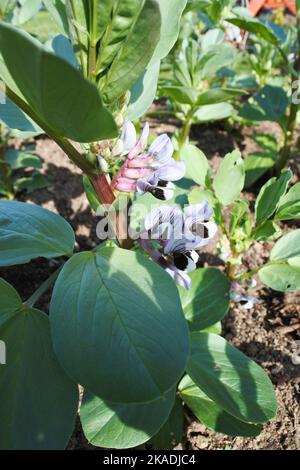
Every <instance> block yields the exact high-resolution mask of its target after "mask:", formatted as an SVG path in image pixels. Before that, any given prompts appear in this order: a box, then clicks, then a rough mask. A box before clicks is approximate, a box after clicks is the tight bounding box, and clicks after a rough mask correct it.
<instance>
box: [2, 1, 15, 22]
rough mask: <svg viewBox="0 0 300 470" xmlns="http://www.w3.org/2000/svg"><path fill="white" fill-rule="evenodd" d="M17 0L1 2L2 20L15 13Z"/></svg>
mask: <svg viewBox="0 0 300 470" xmlns="http://www.w3.org/2000/svg"><path fill="white" fill-rule="evenodd" d="M16 5H17V0H1V1H0V19H5V18H7V17H8V16H9V15H11V13H12V12H13V11H14V9H15V7H16Z"/></svg>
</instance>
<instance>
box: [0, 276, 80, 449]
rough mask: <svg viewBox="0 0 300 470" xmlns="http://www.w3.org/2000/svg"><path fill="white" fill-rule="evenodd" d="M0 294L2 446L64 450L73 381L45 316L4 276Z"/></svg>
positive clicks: (73, 407)
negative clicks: (3, 360)
mask: <svg viewBox="0 0 300 470" xmlns="http://www.w3.org/2000/svg"><path fill="white" fill-rule="evenodd" d="M0 295H1V306H0V338H1V340H2V341H4V343H5V345H6V364H5V365H1V366H0V388H1V402H0V414H1V427H0V449H2V450H4V449H5V450H9V449H14V450H22V449H26V450H33V449H35V450H48V449H64V448H65V447H66V445H67V443H68V441H69V439H70V436H71V433H72V432H73V428H74V425H75V417H76V413H77V405H78V388H77V385H76V384H74V383H73V382H71V380H70V379H69V378H68V377H67V375H66V374H65V372H64V371H63V370H62V368H61V366H60V365H59V364H58V362H57V359H56V357H55V355H54V352H53V349H52V344H51V337H50V327H49V319H48V316H47V315H46V314H44V313H43V312H41V311H40V310H36V309H34V308H29V307H26V305H25V304H22V301H21V299H20V297H19V295H18V293H17V292H16V291H15V290H14V288H13V287H12V286H11V285H10V284H8V283H7V282H6V281H4V280H3V279H0Z"/></svg>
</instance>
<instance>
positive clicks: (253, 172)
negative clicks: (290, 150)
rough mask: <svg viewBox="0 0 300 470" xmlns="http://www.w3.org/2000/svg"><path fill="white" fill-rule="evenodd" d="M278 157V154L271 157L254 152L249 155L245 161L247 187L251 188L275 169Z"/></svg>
mask: <svg viewBox="0 0 300 470" xmlns="http://www.w3.org/2000/svg"><path fill="white" fill-rule="evenodd" d="M276 157H277V156H276V153H273V154H272V155H271V154H266V153H264V152H254V153H250V154H249V155H247V158H246V159H245V170H246V179H245V187H246V188H249V187H250V186H251V185H252V184H253V183H255V182H256V181H257V180H258V179H259V178H260V177H261V176H263V175H264V174H265V173H266V172H267V171H269V170H270V169H271V168H273V166H274V165H275V163H276Z"/></svg>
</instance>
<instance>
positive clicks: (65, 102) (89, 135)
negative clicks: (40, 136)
mask: <svg viewBox="0 0 300 470" xmlns="http://www.w3.org/2000/svg"><path fill="white" fill-rule="evenodd" d="M0 43H1V54H2V56H3V58H4V61H5V65H6V66H7V68H8V70H9V72H10V74H11V76H12V78H13V79H14V81H15V83H16V84H17V86H18V87H19V89H20V91H21V92H22V94H23V95H24V97H25V98H26V100H27V101H28V103H29V104H30V105H31V106H32V108H33V109H34V111H35V112H36V113H37V114H38V115H39V116H40V117H41V118H42V119H43V121H45V122H46V124H48V126H50V127H51V128H52V129H54V130H55V131H56V132H57V133H58V134H60V135H62V136H64V137H68V138H70V139H73V140H76V141H77V142H92V141H95V140H101V139H107V138H112V137H116V136H117V127H116V124H115V122H114V119H113V117H112V115H111V113H110V112H109V111H108V110H107V109H106V108H105V107H104V106H103V103H102V98H101V95H100V93H99V90H98V89H97V87H96V85H94V84H93V83H91V82H89V81H88V80H86V79H85V78H84V77H83V75H82V74H81V72H80V71H79V70H77V69H75V68H74V67H72V65H70V64H69V63H68V62H66V61H64V60H63V59H61V58H60V57H57V56H56V55H54V54H52V53H51V52H49V51H48V50H47V49H46V48H45V47H44V46H43V45H42V44H40V43H39V42H38V41H37V40H36V39H34V38H33V37H31V36H30V35H29V34H27V33H26V32H25V31H22V30H20V29H17V28H15V27H13V26H11V25H9V24H6V23H3V22H1V23H0ZM2 78H3V77H2Z"/></svg>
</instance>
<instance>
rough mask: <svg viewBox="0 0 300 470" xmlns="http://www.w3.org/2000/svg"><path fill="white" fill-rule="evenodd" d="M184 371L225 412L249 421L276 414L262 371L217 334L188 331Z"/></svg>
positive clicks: (263, 418)
mask: <svg viewBox="0 0 300 470" xmlns="http://www.w3.org/2000/svg"><path fill="white" fill-rule="evenodd" d="M187 373H188V374H189V376H190V377H191V378H192V380H193V381H194V382H195V384H196V385H197V386H198V387H200V388H201V390H202V391H203V392H204V393H205V394H206V395H207V396H208V397H209V398H210V399H211V400H213V401H214V402H216V403H217V405H219V406H220V407H221V408H222V409H224V410H225V411H226V412H227V413H229V414H231V415H233V416H234V417H235V418H237V419H240V420H242V421H247V422H251V423H264V422H266V421H269V420H270V419H272V418H274V416H275V414H276V398H275V393H274V389H273V386H272V383H271V381H270V379H269V378H268V376H267V374H266V373H265V372H264V370H263V369H262V368H261V367H259V366H258V365H257V364H256V363H255V362H254V361H252V360H251V359H249V358H248V357H247V356H245V355H244V354H243V353H242V352H240V351H239V350H238V349H236V348H234V347H233V346H231V345H230V344H229V343H228V342H227V341H226V340H225V339H224V338H221V336H218V335H214V334H212V333H210V334H208V333H192V334H191V352H190V359H189V362H188V366H187Z"/></svg>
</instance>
